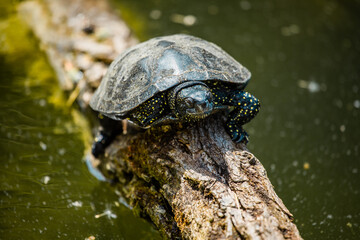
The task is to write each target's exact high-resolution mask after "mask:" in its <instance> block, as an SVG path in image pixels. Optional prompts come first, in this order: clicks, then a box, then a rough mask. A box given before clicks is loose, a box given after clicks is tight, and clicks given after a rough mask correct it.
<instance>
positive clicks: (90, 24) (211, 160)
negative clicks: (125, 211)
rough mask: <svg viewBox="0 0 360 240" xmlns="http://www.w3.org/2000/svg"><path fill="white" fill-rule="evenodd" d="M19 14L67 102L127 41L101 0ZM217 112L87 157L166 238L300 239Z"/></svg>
mask: <svg viewBox="0 0 360 240" xmlns="http://www.w3.org/2000/svg"><path fill="white" fill-rule="evenodd" d="M19 14H20V15H21V16H22V17H23V18H24V19H26V21H27V23H29V25H30V26H31V28H32V29H33V31H34V33H35V35H36V36H37V37H38V38H39V39H40V42H41V45H42V47H43V49H44V51H45V52H46V53H47V55H48V58H49V61H50V63H51V64H52V66H53V68H54V69H55V71H56V73H57V75H58V78H59V81H60V84H61V86H62V87H63V89H64V90H67V91H70V92H71V94H70V99H69V101H68V102H69V104H71V103H72V102H73V101H74V100H75V99H76V100H77V102H78V104H79V105H80V106H81V107H83V108H84V109H86V107H87V104H88V101H89V97H90V96H91V94H92V91H93V89H94V87H96V86H97V85H98V83H99V81H100V79H101V76H102V74H103V71H104V69H105V70H106V67H107V66H108V64H109V62H110V61H111V60H112V59H113V58H114V57H115V56H116V55H117V54H118V53H119V52H121V51H123V50H124V49H125V48H126V47H128V46H131V45H132V44H134V43H135V42H136V40H135V38H134V37H133V36H132V34H131V31H130V30H129V29H128V28H127V27H126V25H125V24H124V22H123V21H122V20H121V19H120V18H119V17H118V16H116V15H115V14H114V13H112V11H111V8H110V7H109V6H108V5H107V2H106V1H96V0H72V1H70V0H62V1H51V0H43V1H26V2H23V3H21V4H20V7H19ZM109 29H110V30H111V31H109ZM115 29H116V31H115ZM92 76H96V77H95V78H94V77H92ZM223 121H224V119H223V118H222V117H221V116H219V115H215V116H211V117H209V118H207V119H205V120H204V121H202V122H198V123H196V124H194V125H193V126H187V127H182V126H181V125H179V126H171V127H170V126H163V127H157V128H151V129H148V130H146V131H145V132H138V133H135V134H133V133H131V131H130V133H129V134H128V135H122V136H119V137H118V138H117V139H116V141H114V143H112V144H111V145H110V146H109V147H108V148H107V149H106V153H105V156H104V157H103V158H102V159H101V160H100V161H99V160H98V159H93V163H94V164H95V163H96V164H97V167H98V169H99V170H100V171H102V173H103V174H104V175H105V176H106V177H108V178H110V179H111V180H112V182H113V184H114V186H115V187H116V189H117V190H118V191H117V192H119V194H120V195H121V196H122V197H124V199H125V200H126V201H127V202H128V204H129V205H130V206H131V207H132V208H133V210H134V212H135V213H136V214H138V215H139V216H141V217H144V218H146V219H149V220H151V221H152V222H153V223H154V224H155V226H156V227H157V228H158V229H159V230H160V232H161V233H162V234H163V236H164V237H165V238H171V239H176V238H184V239H301V237H300V234H299V232H298V230H297V228H296V225H295V224H294V223H293V217H292V215H291V213H290V212H289V211H288V210H287V208H286V207H285V206H284V204H283V203H282V201H281V199H280V198H279V197H278V196H277V195H276V193H275V191H274V189H273V186H272V185H271V183H270V180H269V179H268V177H267V175H266V170H265V169H264V167H263V166H262V165H261V163H260V161H259V160H258V159H257V158H256V157H255V156H254V155H253V154H251V153H250V152H249V151H247V150H246V149H245V147H244V146H243V145H240V144H234V143H233V142H232V141H231V139H230V138H229V137H228V136H227V134H226V133H225V130H224V127H223Z"/></svg>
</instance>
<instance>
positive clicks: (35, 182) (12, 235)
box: [0, 2, 160, 240]
mask: <svg viewBox="0 0 360 240" xmlns="http://www.w3.org/2000/svg"><path fill="white" fill-rule="evenodd" d="M4 7H6V8H4V9H3V8H2V9H1V10H2V11H3V12H2V13H1V19H0V96H1V97H0V109H1V111H0V150H1V156H0V162H1V166H2V167H1V170H0V209H1V210H0V239H4V240H5V239H6V240H9V239H85V238H87V237H90V236H94V237H96V239H159V238H160V237H159V234H158V233H157V232H156V231H155V230H154V229H153V228H152V226H151V225H150V224H149V223H147V222H145V220H142V219H140V218H137V217H135V216H134V215H133V213H132V212H131V210H129V209H128V208H126V207H125V206H123V205H121V204H119V199H118V198H117V196H116V194H115V193H114V192H113V190H112V189H111V188H110V186H109V184H108V183H104V182H99V181H98V180H97V179H95V178H94V177H93V176H92V175H90V174H89V172H88V169H87V167H86V165H85V163H84V162H83V161H82V158H83V153H84V148H85V144H86V143H87V142H86V141H88V140H89V139H88V138H87V139H86V140H85V139H84V138H86V134H89V129H88V126H87V122H86V120H84V119H83V116H81V115H80V114H79V113H78V112H77V111H76V110H75V109H69V108H68V107H66V104H65V102H66V98H65V96H64V95H63V93H62V91H61V90H60V88H59V86H58V83H57V80H56V78H55V77H54V73H53V72H52V70H51V68H50V66H49V64H48V63H47V60H46V57H45V55H44V54H43V53H42V52H41V51H40V50H39V48H38V42H37V41H36V39H35V38H34V37H33V36H32V34H31V32H30V31H29V30H28V29H27V28H26V27H25V25H24V23H22V22H21V21H19V19H18V18H17V17H16V16H15V14H14V13H15V9H14V6H13V5H11V4H10V2H8V3H7V4H6V5H5V6H4ZM5 10H6V11H5ZM103 213H108V214H107V215H104V216H101V217H98V218H96V217H95V216H96V215H101V214H103Z"/></svg>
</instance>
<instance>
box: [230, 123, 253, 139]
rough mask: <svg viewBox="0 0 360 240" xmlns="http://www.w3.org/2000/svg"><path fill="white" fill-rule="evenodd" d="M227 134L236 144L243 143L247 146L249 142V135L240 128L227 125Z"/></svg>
mask: <svg viewBox="0 0 360 240" xmlns="http://www.w3.org/2000/svg"><path fill="white" fill-rule="evenodd" d="M227 132H228V133H229V135H230V137H231V140H232V141H234V142H236V143H240V142H243V143H245V144H247V143H248V142H249V135H248V134H247V132H246V131H245V130H244V129H243V128H242V127H241V126H240V127H237V126H236V125H228V127H227Z"/></svg>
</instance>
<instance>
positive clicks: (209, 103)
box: [170, 81, 214, 121]
mask: <svg viewBox="0 0 360 240" xmlns="http://www.w3.org/2000/svg"><path fill="white" fill-rule="evenodd" d="M170 103H173V104H170V107H171V109H172V111H173V113H174V114H175V116H176V117H177V118H179V119H181V120H185V121H196V120H199V119H203V118H205V117H207V116H208V115H210V113H211V112H212V110H213V108H214V104H213V96H212V93H211V91H210V88H209V87H208V86H207V85H206V84H204V83H202V82H198V81H190V82H185V83H182V84H179V85H178V86H176V87H175V88H174V89H173V91H172V94H171V101H170Z"/></svg>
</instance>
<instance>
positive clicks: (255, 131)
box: [0, 0, 360, 239]
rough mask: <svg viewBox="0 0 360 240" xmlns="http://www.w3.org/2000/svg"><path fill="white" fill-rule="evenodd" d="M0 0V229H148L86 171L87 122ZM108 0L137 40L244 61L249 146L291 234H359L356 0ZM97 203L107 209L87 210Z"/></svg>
mask: <svg viewBox="0 0 360 240" xmlns="http://www.w3.org/2000/svg"><path fill="white" fill-rule="evenodd" d="M11 3H12V2H11V1H5V2H4V1H3V2H2V3H0V6H1V8H0V16H1V19H0V81H1V84H0V95H1V98H0V108H1V112H0V149H1V151H2V155H1V157H0V160H1V162H2V163H3V168H2V170H1V171H0V207H1V212H0V238H1V239H24V238H25V237H26V239H53V238H63V239H84V238H85V237H89V236H91V235H94V236H96V237H97V239H150V238H157V237H158V234H157V233H155V232H154V230H152V228H151V227H150V226H149V224H147V223H145V222H144V221H142V220H140V219H138V218H136V217H133V215H132V213H131V212H130V210H128V209H127V208H125V207H123V206H122V205H118V204H116V203H117V201H118V199H117V197H116V196H115V194H113V193H112V190H111V189H110V188H109V187H108V184H106V183H101V182H98V181H97V180H96V179H94V178H93V177H92V176H90V174H89V173H88V171H87V169H86V166H85V164H84V163H83V162H82V158H83V151H84V144H85V142H84V136H83V133H84V132H88V128H87V126H86V125H85V124H84V122H83V121H81V116H80V115H79V114H77V112H76V110H74V109H68V108H67V107H66V106H65V103H64V102H65V101H66V99H65V97H64V96H63V95H62V93H61V91H60V90H59V89H58V87H57V83H56V80H55V78H54V75H53V73H52V71H51V70H50V67H49V65H48V64H47V63H46V58H45V56H44V55H43V54H42V53H41V51H40V50H39V49H38V47H37V45H38V43H37V42H36V40H35V39H34V38H33V37H32V35H31V34H30V33H29V31H28V30H27V29H26V28H25V26H24V25H23V24H22V23H21V22H19V21H18V20H17V19H16V18H15V17H14V8H13V5H12V4H11ZM113 3H114V6H116V7H117V8H119V9H121V11H122V14H123V16H124V18H125V19H126V20H127V21H128V23H129V25H130V26H131V27H132V28H133V30H134V32H135V34H136V35H137V36H138V37H139V38H140V39H141V40H146V39H148V38H151V37H154V36H159V35H167V34H173V33H178V32H183V33H189V34H193V35H196V36H199V37H202V38H205V39H207V40H209V41H213V42H215V43H217V44H218V45H220V46H221V47H222V48H224V49H225V50H226V51H228V52H229V53H230V54H231V55H233V56H234V57H235V58H236V59H237V60H239V61H240V62H241V63H242V64H244V65H245V66H246V67H247V68H249V69H250V70H251V72H252V74H253V77H252V80H251V82H250V84H249V86H248V88H247V90H248V91H250V92H251V93H252V94H254V95H255V96H257V97H259V98H260V99H261V100H262V109H261V112H260V114H259V115H258V116H257V117H256V118H255V119H254V120H253V121H252V122H251V123H249V124H248V125H247V126H245V128H246V129H247V130H248V132H249V133H250V135H251V139H250V143H249V148H250V149H251V151H252V152H253V153H254V154H255V155H256V156H257V157H258V158H259V159H260V161H261V162H262V163H263V164H264V166H265V167H266V169H267V171H268V175H269V177H270V180H271V181H272V183H273V185H274V186H275V188H276V192H277V193H278V195H279V196H280V197H281V198H282V199H283V201H284V203H285V205H286V206H287V207H288V208H289V210H290V211H291V212H292V213H293V214H294V216H295V222H296V224H297V226H298V228H299V230H300V233H301V235H302V236H303V237H304V238H305V239H358V238H359V237H358V236H359V235H360V204H359V202H360V193H359V191H360V156H359V155H360V153H359V151H360V67H359V66H360V28H359V23H360V3H359V1H355V0H353V1H351V0H342V1H341V0H338V1H335V0H329V1H325V0H314V1H309V0H304V1H285V0H274V1H249V0H248V1H246V0H240V1H238V0H237V1H234V0H228V1H214V0H206V1H205V0H198V1H189V0H177V1H173V0H171V1H170V0H151V1H134V0H121V1H115V0H113ZM76 206H78V207H76ZM108 209H109V210H111V212H112V213H113V214H115V215H116V216H117V218H111V217H110V218H108V217H100V218H98V219H96V218H95V217H94V216H95V215H96V214H101V213H103V212H105V211H106V210H108Z"/></svg>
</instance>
